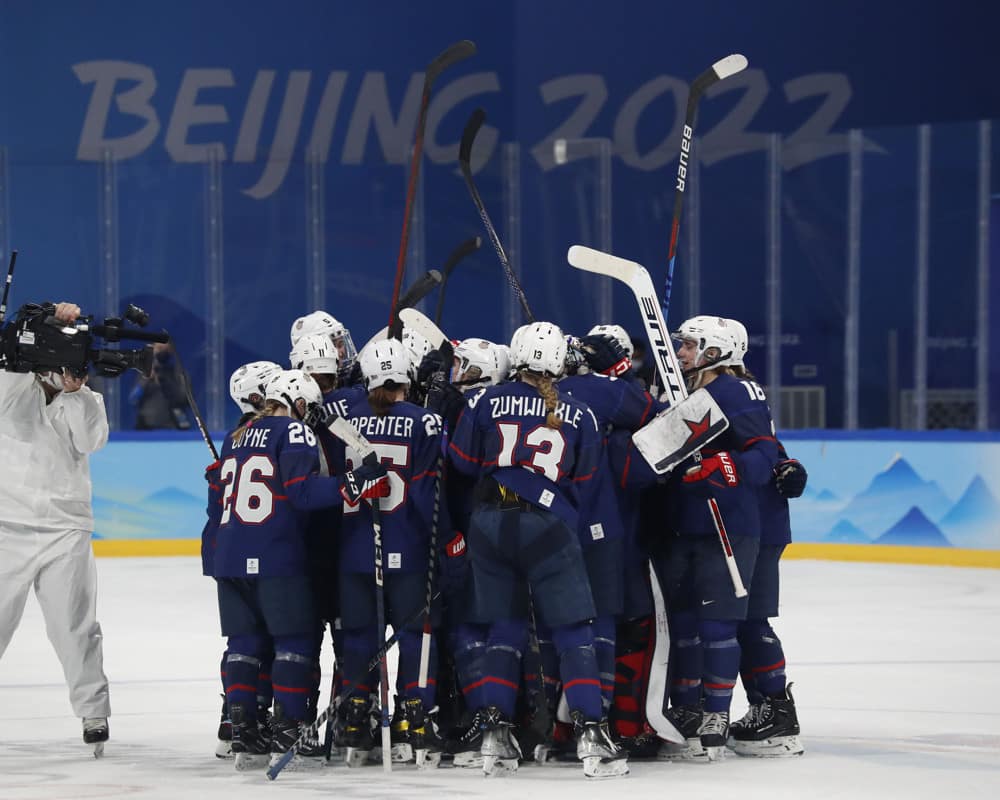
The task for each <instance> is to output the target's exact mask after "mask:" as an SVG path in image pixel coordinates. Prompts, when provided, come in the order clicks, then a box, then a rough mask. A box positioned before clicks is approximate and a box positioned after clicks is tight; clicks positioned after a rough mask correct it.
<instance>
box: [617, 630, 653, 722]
mask: <svg viewBox="0 0 1000 800" xmlns="http://www.w3.org/2000/svg"><path fill="white" fill-rule="evenodd" d="M649 631H650V620H649V617H643V618H641V619H633V620H628V621H627V622H623V623H622V624H621V625H619V626H618V630H617V641H616V651H617V656H616V657H615V694H614V705H613V706H612V709H611V720H612V723H613V725H614V729H615V731H616V732H617V733H618V735H619V736H629V737H634V736H638V735H639V734H641V733H642V731H643V722H644V721H645V714H644V712H643V698H644V697H645V695H646V678H647V675H646V671H647V660H648V658H649V656H648V653H647V647H648V646H649V643H650V642H649V638H650V637H649Z"/></svg>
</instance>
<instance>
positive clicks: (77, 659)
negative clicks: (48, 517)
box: [0, 523, 111, 717]
mask: <svg viewBox="0 0 1000 800" xmlns="http://www.w3.org/2000/svg"><path fill="white" fill-rule="evenodd" d="M32 584H34V587H35V596H36V597H37V598H38V604H39V606H41V609H42V615H43V616H44V617H45V630H46V633H47V634H48V637H49V641H50V642H52V646H53V647H54V648H55V651H56V655H58V656H59V661H60V662H61V663H62V668H63V673H64V674H65V675H66V683H67V685H68V686H69V700H70V704H71V705H72V707H73V713H74V714H75V715H76V716H77V717H106V716H108V715H109V714H110V712H111V705H110V702H109V700H108V679H107V677H106V676H105V674H104V652H103V646H102V639H103V637H102V634H101V625H100V623H99V622H98V621H97V565H96V563H95V561H94V551H93V548H92V547H91V544H90V533H89V532H88V531H65V532H60V531H55V532H51V531H47V532H42V531H33V530H30V529H25V528H17V529H16V530H11V527H10V526H8V525H6V524H5V523H0V658H2V657H3V654H4V652H5V651H6V650H7V645H8V644H10V640H11V638H12V637H13V635H14V631H15V630H17V626H18V624H19V623H20V621H21V615H22V614H23V613H24V604H25V601H26V600H27V599H28V590H29V589H30V588H31V586H32Z"/></svg>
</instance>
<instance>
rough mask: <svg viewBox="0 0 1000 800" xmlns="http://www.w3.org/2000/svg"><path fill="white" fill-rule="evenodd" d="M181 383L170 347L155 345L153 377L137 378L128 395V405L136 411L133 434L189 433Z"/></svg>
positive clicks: (180, 374) (167, 345) (178, 370)
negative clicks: (163, 429)
mask: <svg viewBox="0 0 1000 800" xmlns="http://www.w3.org/2000/svg"><path fill="white" fill-rule="evenodd" d="M184 380H185V376H184V375H183V373H182V372H181V371H180V368H179V365H178V363H177V358H176V356H175V355H174V346H173V344H154V345H153V373H152V375H150V376H149V377H148V378H140V380H139V383H137V384H136V386H135V388H134V389H133V390H132V391H131V393H130V394H129V402H130V403H131V404H132V405H134V406H135V407H136V421H135V428H136V430H139V431H150V430H157V429H162V428H176V429H177V430H182V431H186V430H188V429H190V427H191V420H189V419H188V409H189V408H190V407H189V406H188V401H187V395H186V393H185V384H184Z"/></svg>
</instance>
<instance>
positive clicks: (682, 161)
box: [661, 53, 748, 319]
mask: <svg viewBox="0 0 1000 800" xmlns="http://www.w3.org/2000/svg"><path fill="white" fill-rule="evenodd" d="M747 63H748V62H747V60H746V57H745V56H742V55H740V54H739V53H733V54H732V55H730V56H726V57H725V58H723V59H720V60H719V61H716V62H715V63H714V64H712V66H711V67H709V68H708V69H707V70H705V71H704V72H703V73H701V75H699V76H698V77H697V78H695V79H694V80H693V81H692V82H691V87H690V88H689V89H688V99H687V109H686V111H685V113H684V127H683V128H682V129H681V151H680V156H679V157H678V162H677V184H676V185H675V187H674V217H673V221H672V222H671V223H670V247H669V249H668V251H667V280H666V285H665V286H664V290H663V299H662V301H661V307H662V308H663V317H664V319H666V317H667V316H668V314H667V309H669V308H670V292H671V290H672V289H673V283H674V258H675V257H676V256H677V231H678V229H679V228H680V225H681V206H682V205H683V203H684V189H685V188H686V187H687V171H688V161H689V159H690V157H691V155H690V154H691V139H692V137H693V136H694V124H695V121H696V119H697V117H698V103H699V102H700V101H701V96H702V95H703V94H704V93H705V90H706V89H708V87H710V86H712V85H713V84H716V83H718V82H719V81H721V80H725V79H726V78H728V77H729V76H730V75H735V74H736V73H737V72H742V71H743V70H745V69H746V68H747Z"/></svg>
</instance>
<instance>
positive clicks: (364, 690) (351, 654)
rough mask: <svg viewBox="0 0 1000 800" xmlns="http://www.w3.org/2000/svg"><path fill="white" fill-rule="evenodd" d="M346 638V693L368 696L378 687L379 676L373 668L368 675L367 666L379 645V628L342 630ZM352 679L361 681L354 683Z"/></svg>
mask: <svg viewBox="0 0 1000 800" xmlns="http://www.w3.org/2000/svg"><path fill="white" fill-rule="evenodd" d="M342 635H343V640H344V668H343V670H342V672H343V674H344V693H345V695H347V696H345V698H344V700H347V698H348V697H349V696H351V695H358V696H360V697H368V695H370V694H371V693H372V692H374V691H375V690H376V688H377V687H378V677H377V676H376V674H375V671H374V670H372V671H371V672H369V673H368V674H367V675H366V674H365V668H366V667H367V666H368V661H369V659H370V658H371V657H372V653H374V652H375V651H376V650H377V649H378V647H379V643H378V630H377V629H376V628H375V627H369V628H355V629H350V630H344V631H342ZM352 681H360V682H359V683H352Z"/></svg>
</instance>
